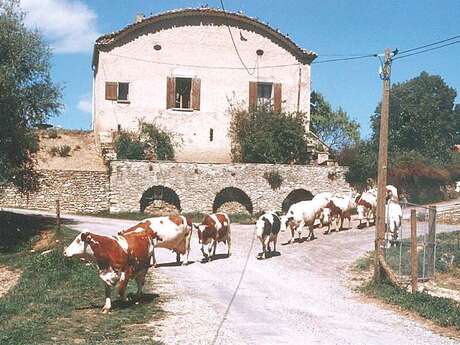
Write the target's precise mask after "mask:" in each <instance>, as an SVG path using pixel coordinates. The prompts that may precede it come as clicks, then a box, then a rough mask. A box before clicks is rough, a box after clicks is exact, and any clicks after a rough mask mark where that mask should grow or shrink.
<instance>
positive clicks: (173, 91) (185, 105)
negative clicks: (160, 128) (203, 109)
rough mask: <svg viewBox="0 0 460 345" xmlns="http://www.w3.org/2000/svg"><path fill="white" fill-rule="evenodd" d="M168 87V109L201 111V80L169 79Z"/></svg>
mask: <svg viewBox="0 0 460 345" xmlns="http://www.w3.org/2000/svg"><path fill="white" fill-rule="evenodd" d="M166 87H167V90H166V109H174V110H180V111H192V110H200V94H201V80H200V79H198V78H183V77H168V78H167V83H166Z"/></svg>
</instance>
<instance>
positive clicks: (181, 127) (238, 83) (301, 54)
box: [93, 8, 316, 163]
mask: <svg viewBox="0 0 460 345" xmlns="http://www.w3.org/2000/svg"><path fill="white" fill-rule="evenodd" d="M315 58H316V54H315V53H313V52H311V51H307V50H304V49H302V48H300V47H299V46H298V45H296V44H295V43H294V42H293V41H292V40H291V39H290V38H289V37H288V36H287V35H284V34H282V33H280V32H279V31H278V30H276V29H274V28H272V27H270V26H269V25H267V24H265V23H263V22H261V21H258V20H256V19H254V18H250V17H248V16H246V15H243V14H240V13H231V12H224V11H221V10H216V9H209V8H198V9H181V10H175V11H170V12H166V13H162V14H158V15H154V16H151V17H149V18H145V17H144V16H143V15H138V16H137V17H136V21H135V22H134V23H133V24H130V25H128V26H126V27H125V28H123V29H121V30H119V31H117V32H113V33H110V34H107V35H104V36H101V37H99V38H98V39H97V41H96V44H95V46H94V54H93V71H94V83H93V129H94V131H95V134H96V138H97V140H98V142H100V143H104V142H105V141H110V140H111V139H110V138H112V135H113V133H115V132H116V131H119V130H136V129H138V126H139V121H146V122H155V123H156V124H158V125H160V126H161V127H163V128H165V129H167V130H169V131H170V132H173V133H176V134H177V135H178V137H180V138H181V142H182V145H181V147H180V148H179V150H178V152H177V154H176V158H177V160H178V161H182V162H214V163H226V162H230V161H231V159H230V148H231V146H230V139H229V137H228V135H227V133H228V129H229V123H230V116H229V107H230V105H235V104H240V105H241V104H242V105H243V106H246V107H253V106H256V105H258V104H267V103H268V104H270V105H271V106H272V107H273V108H274V109H275V110H280V109H283V110H286V111H289V112H294V111H301V112H304V113H306V114H307V118H306V123H305V126H306V127H307V130H308V127H309V123H308V122H309V113H310V75H311V62H312V61H313V60H314V59H315ZM240 59H241V61H242V62H243V63H244V65H245V66H246V67H244V66H243V64H242V62H241V61H240Z"/></svg>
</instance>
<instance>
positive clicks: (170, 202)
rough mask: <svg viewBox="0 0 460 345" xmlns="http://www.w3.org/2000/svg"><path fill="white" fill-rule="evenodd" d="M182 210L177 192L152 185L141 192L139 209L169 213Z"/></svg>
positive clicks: (147, 211)
mask: <svg viewBox="0 0 460 345" xmlns="http://www.w3.org/2000/svg"><path fill="white" fill-rule="evenodd" d="M181 210H182V208H181V204H180V199H179V196H178V195H177V193H176V192H175V191H174V190H173V189H171V188H169V187H165V186H153V187H151V188H149V189H147V190H146V191H145V192H144V194H142V197H141V200H140V211H141V212H146V213H153V214H155V213H158V214H161V213H171V212H180V211H181Z"/></svg>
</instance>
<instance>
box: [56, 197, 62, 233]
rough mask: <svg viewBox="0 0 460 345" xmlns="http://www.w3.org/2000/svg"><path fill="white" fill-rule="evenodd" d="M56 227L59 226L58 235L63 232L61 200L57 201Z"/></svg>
mask: <svg viewBox="0 0 460 345" xmlns="http://www.w3.org/2000/svg"><path fill="white" fill-rule="evenodd" d="M56 225H57V233H58V234H59V233H60V232H61V205H60V201H59V199H58V200H56Z"/></svg>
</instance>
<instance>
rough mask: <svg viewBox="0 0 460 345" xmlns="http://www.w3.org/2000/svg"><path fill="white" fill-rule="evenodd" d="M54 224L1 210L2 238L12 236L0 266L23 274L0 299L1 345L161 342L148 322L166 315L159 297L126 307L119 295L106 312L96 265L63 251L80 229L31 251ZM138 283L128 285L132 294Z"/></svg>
mask: <svg viewBox="0 0 460 345" xmlns="http://www.w3.org/2000/svg"><path fill="white" fill-rule="evenodd" d="M52 223H53V222H51V220H50V219H49V218H42V217H24V216H17V215H13V214H10V213H6V212H0V224H2V225H4V224H7V226H6V227H4V226H2V228H1V229H0V232H1V233H0V238H4V239H5V238H7V239H8V241H6V242H3V243H2V244H1V246H0V266H4V267H5V266H6V267H9V268H14V269H17V270H20V271H21V272H22V275H21V277H20V279H19V281H18V283H17V285H16V286H15V287H13V288H12V289H10V291H9V292H8V293H7V294H6V295H5V296H3V297H2V298H0V329H1V332H0V344H1V345H19V344H24V345H25V344H27V345H34V344H37V345H38V344H70V343H79V344H101V345H102V344H104V345H105V344H107V345H109V344H110V345H112V344H139V345H140V344H142V345H147V344H157V343H156V342H154V341H152V340H150V339H151V335H152V334H153V332H154V330H153V329H151V328H149V327H147V326H146V325H145V324H146V323H147V322H150V321H152V320H153V319H158V318H161V317H163V315H164V314H163V312H162V309H161V303H162V302H161V299H160V298H159V296H158V295H157V294H147V295H145V297H144V299H143V300H141V301H140V303H139V304H135V301H133V302H130V303H128V304H126V305H121V304H120V303H119V300H118V298H115V302H114V309H113V311H112V312H111V313H110V314H109V315H102V314H101V313H100V309H101V308H102V305H103V302H104V285H103V283H102V281H101V279H100V278H99V277H98V275H97V272H96V268H95V266H94V265H85V264H84V263H81V262H79V261H78V260H72V259H71V260H68V259H64V257H63V255H62V247H63V245H65V244H66V243H69V242H70V241H72V240H73V239H74V237H75V236H76V234H77V232H75V231H74V230H71V229H69V228H67V227H64V228H63V231H62V234H59V235H57V237H51V238H50V239H49V240H47V241H46V242H47V243H41V249H40V250H37V251H36V252H31V249H32V248H34V246H35V245H36V244H35V245H34V243H36V241H39V240H40V237H39V236H38V234H39V232H40V231H41V230H43V229H47V230H51V232H47V233H48V234H49V233H50V234H51V235H53V233H54V231H55V229H54V227H53V225H52ZM7 233H8V235H6V234H7ZM14 235H16V236H14ZM53 236H54V235H53ZM56 239H58V240H59V241H60V242H59V243H56V242H55V240H56ZM40 242H43V241H40ZM47 245H49V246H50V251H49V252H46V251H45V250H47ZM43 251H45V253H46V254H45V253H43ZM152 274H153V273H152V271H151V272H150V273H149V275H148V280H149V285H150V286H152V285H154V282H152V280H153V277H152ZM134 285H135V284H130V288H129V292H130V293H133V294H134V292H135V291H136V287H135V286H134ZM114 296H115V292H114Z"/></svg>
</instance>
